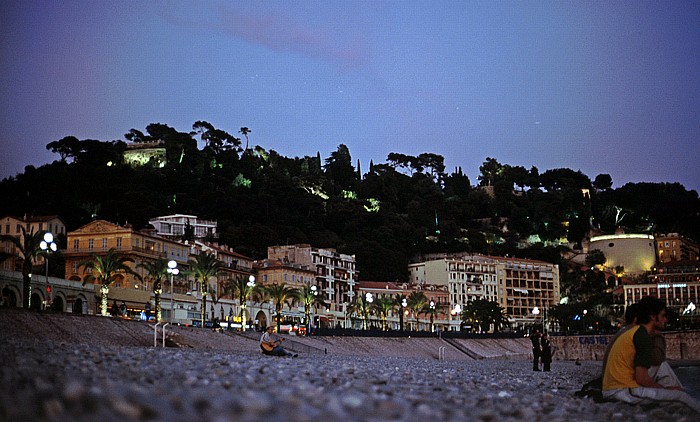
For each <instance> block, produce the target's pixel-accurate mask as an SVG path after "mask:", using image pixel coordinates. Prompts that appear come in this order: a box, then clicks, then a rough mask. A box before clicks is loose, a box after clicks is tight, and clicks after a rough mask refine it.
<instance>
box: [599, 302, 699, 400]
mask: <svg viewBox="0 0 700 422" xmlns="http://www.w3.org/2000/svg"><path fill="white" fill-rule="evenodd" d="M637 323H638V324H639V325H637V326H634V327H632V328H630V329H628V330H626V331H625V332H624V333H622V334H620V336H619V337H618V338H617V340H616V341H615V342H614V343H613V344H612V347H611V348H610V352H609V354H608V357H607V361H606V363H605V367H604V368H603V397H605V398H606V399H614V400H619V401H624V402H626V403H630V404H637V403H654V402H681V403H684V404H686V405H687V406H688V407H690V408H692V409H694V410H695V411H696V412H700V404H699V403H698V402H697V401H695V400H694V399H693V398H692V397H690V396H689V395H688V394H687V393H686V392H685V391H683V387H682V386H681V385H680V383H678V378H676V377H675V374H673V376H672V377H671V376H670V374H668V371H670V372H671V373H672V372H673V370H672V369H671V367H670V366H668V364H666V365H661V366H660V367H659V370H658V372H657V373H656V374H655V375H656V379H659V380H661V379H664V380H665V382H666V383H667V385H662V384H659V383H658V382H657V381H655V380H654V378H652V377H651V376H650V375H649V368H650V367H651V366H652V351H653V341H652V338H651V334H652V333H653V332H654V331H661V330H663V328H664V326H665V325H666V304H665V303H664V302H663V301H661V300H659V299H657V298H652V297H645V298H642V300H640V301H639V304H638V308H637ZM669 380H675V382H673V383H671V382H669Z"/></svg>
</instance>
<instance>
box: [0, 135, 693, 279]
mask: <svg viewBox="0 0 700 422" xmlns="http://www.w3.org/2000/svg"><path fill="white" fill-rule="evenodd" d="M238 134H240V135H241V136H243V137H245V140H244V142H245V143H244V142H243V141H242V139H241V138H238V137H236V136H234V135H231V134H229V133H227V132H225V131H223V130H220V129H216V128H214V127H213V126H212V125H211V124H209V123H207V122H201V121H199V122H196V123H195V124H194V125H193V128H192V132H179V131H177V130H175V129H173V128H171V127H169V126H167V125H165V124H160V123H157V124H151V125H149V126H148V127H146V132H145V133H143V132H141V131H139V130H136V129H131V130H130V131H129V132H128V133H127V134H126V135H125V139H126V140H127V141H128V142H129V143H133V144H138V143H149V142H153V141H160V142H161V144H162V146H163V147H164V148H165V150H166V156H165V158H166V163H165V165H164V166H162V167H161V166H160V164H159V163H157V162H156V161H152V162H150V163H148V164H146V165H143V166H140V167H131V166H129V165H126V164H125V163H124V161H123V152H124V151H125V150H126V148H127V142H124V141H99V140H78V139H76V138H74V137H71V136H69V137H66V138H63V139H61V140H58V141H54V142H51V143H50V144H49V145H48V146H47V149H50V150H52V151H54V152H55V153H57V154H58V155H59V156H60V158H59V159H58V160H56V161H54V162H53V163H51V164H47V165H44V166H41V167H39V168H35V167H33V166H28V167H26V168H25V171H24V173H22V174H19V175H17V176H16V177H10V178H7V179H5V180H3V181H2V182H0V198H2V201H0V213H2V214H3V215H8V214H9V215H16V216H23V215H25V214H26V215H48V214H56V215H59V216H61V217H62V218H63V219H64V220H65V222H66V224H67V226H68V230H74V229H76V228H78V227H80V226H81V225H83V224H86V223H87V222H89V221H91V220H92V219H95V218H100V219H105V220H108V221H112V222H117V223H120V224H125V223H129V224H131V225H133V226H134V228H136V229H139V228H142V227H144V226H146V225H147V223H148V219H149V218H152V217H155V216H159V215H167V214H173V213H184V214H194V215H198V216H199V217H201V218H207V219H216V220H218V223H219V232H220V239H219V241H220V242H222V243H225V244H228V245H230V246H232V247H233V248H234V249H235V250H237V251H238V252H240V253H242V254H245V255H248V256H251V257H253V258H255V259H258V258H262V257H265V255H266V248H267V247H268V246H270V245H277V244H292V243H310V244H312V245H314V246H317V247H332V248H336V249H337V250H338V251H339V252H343V253H350V254H355V255H356V257H357V265H358V269H359V271H360V274H361V278H362V279H364V280H391V281H394V280H399V281H402V280H405V279H406V277H407V264H408V263H409V261H410V259H411V258H412V257H414V256H416V255H417V254H421V253H432V252H456V251H471V252H480V253H488V254H498V255H506V254H508V255H510V256H520V257H529V258H537V259H543V260H546V261H549V262H555V263H558V261H559V259H560V258H559V257H560V249H561V248H563V246H554V245H557V244H558V241H559V240H562V239H564V240H568V241H569V242H571V244H572V245H573V246H574V247H577V246H578V245H580V242H581V240H582V239H583V238H584V236H585V235H586V232H587V231H588V230H589V227H593V228H594V229H595V230H599V231H600V232H602V233H610V232H613V231H615V230H616V229H617V228H623V229H625V230H627V231H630V232H642V233H650V232H655V233H667V232H678V233H681V234H684V235H686V236H689V237H691V238H695V240H700V239H699V237H700V218H699V216H700V200H699V199H698V194H697V192H695V191H692V190H691V191H688V190H686V189H685V188H684V187H683V186H682V185H680V184H679V183H672V184H669V183H637V184H631V183H630V184H626V185H624V186H622V187H619V188H617V189H613V188H612V184H613V181H612V179H611V178H610V176H609V175H606V174H601V175H597V176H596V177H595V178H594V179H593V180H591V179H590V178H589V177H588V176H586V175H585V174H583V173H581V172H580V171H574V170H571V169H566V168H560V169H550V170H546V171H543V172H540V171H539V170H538V169H537V168H535V167H532V168H530V169H526V168H524V167H521V166H510V165H507V164H501V163H499V162H498V161H497V160H496V159H494V158H487V159H486V160H485V162H484V164H483V165H482V166H481V167H480V169H479V171H480V176H479V177H478V180H476V181H470V180H469V178H468V177H467V176H466V175H465V174H464V173H463V172H462V169H461V168H456V169H454V170H453V171H451V172H446V169H445V166H444V159H443V157H442V156H440V155H436V154H431V153H425V154H420V155H419V156H417V157H413V156H407V155H403V154H400V153H391V154H389V155H388V157H387V159H386V161H385V162H383V163H377V164H374V163H371V164H370V167H369V168H368V169H366V170H363V169H360V166H359V163H358V165H357V166H354V165H353V163H352V157H351V154H350V151H349V150H348V148H347V147H346V146H345V145H339V146H338V148H337V150H336V151H334V152H333V153H331V154H330V156H329V157H327V158H325V159H323V160H322V159H321V157H320V155H319V154H316V156H304V157H293V158H290V157H285V156H282V155H280V154H278V153H277V152H275V151H273V150H270V151H268V150H266V149H264V148H263V147H260V146H254V147H252V146H251V147H249V143H248V137H249V135H250V134H251V131H250V130H249V129H247V128H241V130H240V131H239V132H238ZM198 139H199V140H200V141H203V142H204V143H205V144H206V146H205V147H203V148H201V149H199V148H198V146H197V140H198ZM582 189H587V190H588V192H589V196H585V195H584V194H583V193H582ZM528 239H529V241H530V243H529V244H530V246H528V247H523V245H524V243H523V242H522V241H523V240H528ZM64 246H65V245H64ZM519 246H520V247H519Z"/></svg>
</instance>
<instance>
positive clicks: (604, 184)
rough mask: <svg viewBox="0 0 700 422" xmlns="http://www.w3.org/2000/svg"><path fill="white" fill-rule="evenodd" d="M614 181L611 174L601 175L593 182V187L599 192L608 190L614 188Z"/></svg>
mask: <svg viewBox="0 0 700 422" xmlns="http://www.w3.org/2000/svg"><path fill="white" fill-rule="evenodd" d="M612 185H613V180H612V177H610V175H609V174H599V175H597V176H596V177H595V179H594V180H593V187H594V188H596V189H598V190H608V189H610V188H612Z"/></svg>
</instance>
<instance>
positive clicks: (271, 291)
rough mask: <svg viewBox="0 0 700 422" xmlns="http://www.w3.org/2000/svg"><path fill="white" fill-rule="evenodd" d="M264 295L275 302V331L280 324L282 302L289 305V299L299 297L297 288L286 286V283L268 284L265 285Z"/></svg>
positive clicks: (278, 328)
mask: <svg viewBox="0 0 700 422" xmlns="http://www.w3.org/2000/svg"><path fill="white" fill-rule="evenodd" d="M264 296H265V298H267V299H272V302H273V303H274V304H275V319H276V320H277V332H279V330H280V325H281V324H282V308H283V305H284V304H287V306H289V300H290V299H294V298H297V297H299V293H298V292H297V289H295V288H294V287H291V286H288V285H287V283H282V284H270V285H268V286H265V289H264Z"/></svg>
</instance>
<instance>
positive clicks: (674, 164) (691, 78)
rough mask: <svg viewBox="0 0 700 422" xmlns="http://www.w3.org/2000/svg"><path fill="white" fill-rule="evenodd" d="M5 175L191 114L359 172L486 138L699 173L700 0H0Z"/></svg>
mask: <svg viewBox="0 0 700 422" xmlns="http://www.w3.org/2000/svg"><path fill="white" fill-rule="evenodd" d="M0 35H1V37H2V41H1V42H0V46H1V47H0V48H1V50H0V54H1V61H0V69H1V71H0V99H1V101H2V104H3V112H2V116H1V118H0V141H1V142H2V151H3V152H2V154H0V178H5V177H7V176H14V175H15V174H17V173H18V172H23V171H24V167H25V166H26V165H29V164H31V165H35V166H39V165H42V164H45V163H49V162H51V161H53V160H56V159H58V155H56V154H52V153H51V152H49V151H47V150H46V144H48V143H49V142H51V141H55V140H58V139H61V138H63V137H65V136H68V135H73V136H75V137H77V138H79V139H99V140H103V141H109V140H116V139H121V140H124V134H125V133H126V132H128V131H129V129H131V128H136V129H138V130H141V131H145V127H146V126H147V125H148V124H149V123H155V122H159V123H164V124H167V125H169V126H171V127H174V128H175V129H177V130H179V131H183V132H184V131H190V130H191V129H192V124H193V123H194V122H195V121H197V120H206V121H208V122H210V123H211V124H213V125H214V126H215V127H217V128H219V129H223V130H226V131H227V132H229V133H231V134H234V135H237V136H240V134H238V130H239V129H240V128H241V127H242V126H246V127H248V128H250V130H251V133H250V135H249V137H250V143H251V144H252V145H261V146H262V147H264V148H266V149H273V150H276V151H277V152H279V153H280V154H282V155H285V156H290V157H294V156H300V157H301V156H305V155H310V156H315V155H316V153H317V152H320V153H321V157H322V158H326V157H328V156H329V155H330V153H331V152H332V151H335V150H336V148H337V147H338V145H339V144H345V145H347V146H348V148H349V149H350V153H351V154H352V157H353V165H356V163H357V160H358V159H359V160H360V162H361V166H362V171H363V172H366V171H367V170H368V168H369V162H370V160H373V161H374V162H375V163H382V162H385V161H386V157H387V154H388V153H390V152H398V153H402V154H408V155H418V154H420V153H423V152H431V153H436V154H440V155H442V156H444V157H445V164H446V167H447V168H446V170H447V172H451V171H453V170H454V169H455V167H457V166H461V167H462V169H463V171H464V172H465V173H466V174H467V175H468V176H469V178H470V180H471V182H472V184H476V183H477V182H478V181H477V176H478V173H479V166H480V165H481V164H482V163H483V161H484V160H485V158H486V157H494V158H496V159H497V160H498V161H499V162H501V163H503V164H510V165H522V166H525V167H526V168H528V169H529V168H530V167H532V166H536V167H537V168H538V169H539V170H540V172H543V171H545V170H548V169H552V168H560V167H566V168H571V169H574V170H581V171H582V172H583V173H585V174H586V175H588V176H589V177H590V178H591V179H593V178H595V176H596V175H598V174H600V173H609V174H610V175H611V176H612V178H613V186H614V187H620V186H622V185H624V184H625V183H627V182H680V183H682V184H683V185H684V186H685V187H686V188H688V189H695V190H698V191H700V159H699V157H698V153H699V152H700V2H698V1H695V0H692V1H690V0H689V1H681V0H673V1H651V2H649V1H638V0H635V1H609V0H606V1H553V2H548V1H484V2H480V1H453V2H447V1H410V0H405V1H381V0H377V1H369V0H368V1H318V2H317V1H204V2H201V1H119V0H110V1H95V0H89V1H60V2H53V1H29V0H4V1H2V2H1V3H0Z"/></svg>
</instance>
